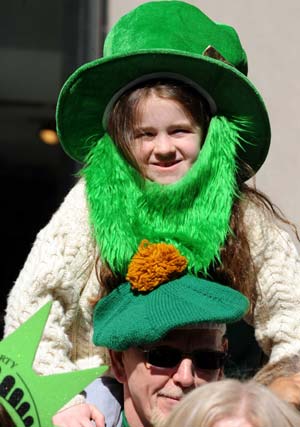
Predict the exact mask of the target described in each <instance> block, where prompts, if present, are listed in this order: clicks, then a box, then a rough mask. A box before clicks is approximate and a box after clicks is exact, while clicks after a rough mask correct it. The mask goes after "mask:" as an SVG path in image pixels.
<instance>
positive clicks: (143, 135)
mask: <svg viewBox="0 0 300 427" xmlns="http://www.w3.org/2000/svg"><path fill="white" fill-rule="evenodd" d="M153 136H154V133H153V132H150V131H149V132H148V131H141V132H137V133H136V134H135V135H134V138H135V139H142V138H152V137H153Z"/></svg>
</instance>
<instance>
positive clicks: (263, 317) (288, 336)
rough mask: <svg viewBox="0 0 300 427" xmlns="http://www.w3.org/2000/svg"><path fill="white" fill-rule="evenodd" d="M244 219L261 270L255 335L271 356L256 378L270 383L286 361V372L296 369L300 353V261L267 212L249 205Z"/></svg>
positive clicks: (252, 250)
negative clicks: (296, 358) (296, 361)
mask: <svg viewBox="0 0 300 427" xmlns="http://www.w3.org/2000/svg"><path fill="white" fill-rule="evenodd" d="M245 222H246V224H247V226H248V236H249V243H250V249H251V255H252V257H253V261H254V263H255V266H256V268H257V272H258V276H257V294H258V298H257V303H256V306H255V310H254V318H253V323H254V327H255V335H256V339H257V340H258V342H259V344H260V345H261V347H262V349H263V350H264V351H265V353H266V354H268V355H269V356H270V360H269V363H268V364H267V365H266V366H265V367H264V368H262V369H261V370H260V371H259V372H258V373H257V375H256V377H255V379H256V380H257V381H259V382H261V383H264V384H266V385H268V384H271V383H272V382H273V381H274V380H275V379H276V378H279V377H281V376H282V372H281V370H279V369H278V367H279V366H281V364H282V363H283V361H284V364H285V366H286V368H285V369H286V372H288V371H289V373H292V372H294V373H295V369H296V371H297V368H295V366H296V365H295V363H294V360H295V356H296V357H299V355H300V310H299V307H300V260H299V255H298V253H297V250H296V247H295V245H294V243H293V241H292V239H291V237H290V236H289V234H288V233H287V232H286V231H284V230H282V229H280V228H279V227H278V226H277V225H276V224H275V222H274V221H273V220H272V219H271V218H270V217H269V216H268V215H267V214H266V213H264V212H263V211H261V210H259V209H258V208H256V207H255V206H252V205H250V206H248V207H247V209H246V213H245ZM289 364H290V365H291V366H289ZM280 372H281V373H280ZM299 396H300V394H299Z"/></svg>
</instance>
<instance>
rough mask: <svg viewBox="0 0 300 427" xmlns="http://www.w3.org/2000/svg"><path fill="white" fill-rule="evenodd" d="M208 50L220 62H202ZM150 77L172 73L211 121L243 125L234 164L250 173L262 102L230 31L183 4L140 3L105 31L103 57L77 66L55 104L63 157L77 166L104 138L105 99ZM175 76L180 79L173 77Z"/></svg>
mask: <svg viewBox="0 0 300 427" xmlns="http://www.w3.org/2000/svg"><path fill="white" fill-rule="evenodd" d="M208 46H213V47H214V48H215V49H216V50H217V51H218V52H219V53H220V54H221V55H222V56H223V57H224V58H225V60H226V61H227V63H225V62H224V61H221V60H219V59H215V58H211V57H208V56H205V55H204V54H203V53H204V51H205V50H206V49H207V47H208ZM152 73H158V74H160V73H175V74H177V76H178V79H180V78H181V77H182V78H183V79H184V78H188V79H190V80H192V81H194V82H196V83H197V84H198V85H200V86H201V87H202V88H203V89H204V90H205V91H206V92H207V93H208V94H209V95H210V97H211V98H212V99H213V100H214V101H215V103H216V106H217V112H216V114H217V115H224V116H226V117H231V116H235V117H239V116H242V117H247V118H249V126H250V132H249V133H247V134H243V132H242V133H241V140H242V141H244V142H243V143H242V145H241V146H240V147H239V150H238V157H239V158H241V159H242V160H243V161H245V162H246V163H248V164H249V165H250V166H251V167H252V169H253V171H254V172H255V171H257V170H258V169H259V168H260V166H261V165H262V163H263V162H264V160H265V158H266V156H267V153H268V149H269V144H270V124H269V119H268V113H267V111H266V107H265V105H264V102H263V100H262V98H261V96H260V94H259V93H258V91H257V89H256V88H255V87H254V86H253V84H252V83H251V82H250V80H249V79H248V78H247V77H246V73H247V58H246V53H245V51H244V50H243V48H242V46H241V43H240V40H239V37H238V35H237V33H236V31H235V30H234V29H233V28H232V27H230V26H227V25H223V24H219V23H215V22H214V21H212V20H211V19H209V18H208V17H207V16H206V15H205V14H204V13H203V12H201V11H200V10H199V9H198V8H196V7H194V6H192V5H190V4H188V3H185V2H183V1H158V2H148V3H144V4H142V5H140V6H139V7H137V8H136V9H134V10H132V11H131V12H129V13H128V14H127V15H125V16H123V17H122V18H121V19H120V20H119V21H118V22H117V23H116V25H115V26H114V27H113V28H112V29H111V31H110V32H109V34H108V36H107V38H106V42H105V46H104V56H103V58H100V59H96V60H94V61H92V62H89V63H87V64H84V65H82V66H81V67H80V68H79V69H77V70H76V71H75V72H74V73H73V74H72V75H71V76H70V77H69V79H68V80H67V82H66V83H65V85H64V87H63V89H62V91H61V93H60V96H59V100H58V105H57V129H58V134H59V138H60V141H61V143H62V146H63V148H64V149H65V151H66V152H67V153H68V154H69V155H70V156H71V157H72V158H74V159H76V160H78V161H84V160H85V158H86V156H87V154H88V153H89V151H90V149H91V148H92V147H93V146H94V145H95V144H96V143H97V142H98V141H99V138H101V137H102V136H103V134H104V132H105V129H104V128H103V124H102V120H103V114H104V112H105V109H106V107H107V105H108V104H109V102H110V101H111V99H112V98H113V97H114V95H115V94H116V93H118V92H119V91H120V90H122V88H124V87H125V86H128V84H130V82H132V81H134V80H135V79H139V78H141V77H142V76H145V75H149V74H152ZM180 76H181V77H180Z"/></svg>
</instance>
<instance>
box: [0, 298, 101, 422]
mask: <svg viewBox="0 0 300 427" xmlns="http://www.w3.org/2000/svg"><path fill="white" fill-rule="evenodd" d="M50 309H51V303H50V302H49V303H47V304H46V305H44V306H43V307H42V308H41V309H40V310H39V311H38V312H37V313H36V314H35V315H33V316H32V317H31V318H30V319H29V320H27V321H26V322H25V323H24V324H22V325H21V326H20V327H19V328H18V329H17V330H16V331H15V332H13V333H12V334H11V335H9V336H8V337H7V338H5V339H4V340H3V341H1V342H0V405H2V406H3V407H4V408H5V410H6V411H7V412H8V414H9V415H10V417H11V419H12V420H13V422H14V424H15V426H16V427H52V426H53V424H52V421H51V420H52V417H53V415H54V414H55V413H56V412H57V411H58V410H59V409H61V407H62V406H63V405H64V404H65V403H67V402H68V401H69V400H70V399H71V398H72V397H73V396H74V395H75V394H77V393H78V392H80V391H81V390H83V388H84V387H85V386H87V385H88V384H89V383H90V382H92V381H93V380H94V379H95V378H97V377H98V376H100V375H101V374H102V373H103V372H105V371H106V370H107V366H101V367H99V368H94V369H86V370H83V371H76V372H69V373H63V374H55V375H48V376H39V375H37V374H36V373H35V372H34V371H33V369H32V364H33V361H34V357H35V353H36V350H37V347H38V344H39V341H40V339H41V336H42V332H43V329H44V326H45V323H46V320H47V318H48V315H49V312H50Z"/></svg>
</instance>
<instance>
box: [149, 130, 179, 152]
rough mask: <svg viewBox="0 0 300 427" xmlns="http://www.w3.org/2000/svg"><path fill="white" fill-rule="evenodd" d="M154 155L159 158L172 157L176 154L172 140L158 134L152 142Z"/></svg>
mask: <svg viewBox="0 0 300 427" xmlns="http://www.w3.org/2000/svg"><path fill="white" fill-rule="evenodd" d="M153 151H154V153H155V154H156V155H157V156H159V155H162V156H166V155H172V154H174V153H175V152H176V148H175V146H174V143H173V141H172V138H171V137H170V135H168V134H165V133H163V134H158V135H157V136H156V138H155V141H154V149H153Z"/></svg>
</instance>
